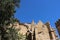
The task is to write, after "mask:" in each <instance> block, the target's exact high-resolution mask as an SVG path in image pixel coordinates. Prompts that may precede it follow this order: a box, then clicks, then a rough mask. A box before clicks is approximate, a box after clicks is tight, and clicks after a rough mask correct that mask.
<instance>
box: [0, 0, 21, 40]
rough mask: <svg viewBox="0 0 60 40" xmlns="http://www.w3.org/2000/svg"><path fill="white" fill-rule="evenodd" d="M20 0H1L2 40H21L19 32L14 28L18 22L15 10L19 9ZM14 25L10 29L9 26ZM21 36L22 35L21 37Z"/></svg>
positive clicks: (0, 30)
mask: <svg viewBox="0 0 60 40" xmlns="http://www.w3.org/2000/svg"><path fill="white" fill-rule="evenodd" d="M19 3H20V0H0V32H1V33H0V36H1V40H18V39H19V40H20V38H19V36H18V30H16V29H14V28H13V23H14V22H15V21H18V20H16V19H15V18H13V17H14V13H15V12H16V10H15V8H16V7H19ZM10 23H12V27H11V28H8V26H7V25H9V24H10ZM20 36H21V35H20Z"/></svg>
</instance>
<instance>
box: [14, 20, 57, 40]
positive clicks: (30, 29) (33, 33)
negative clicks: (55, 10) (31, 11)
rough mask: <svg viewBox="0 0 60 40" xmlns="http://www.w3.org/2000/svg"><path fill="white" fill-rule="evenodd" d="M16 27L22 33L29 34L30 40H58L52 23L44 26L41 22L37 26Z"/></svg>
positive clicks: (29, 24) (33, 23)
mask: <svg viewBox="0 0 60 40" xmlns="http://www.w3.org/2000/svg"><path fill="white" fill-rule="evenodd" d="M14 27H15V28H17V29H20V31H19V32H20V33H21V34H23V35H25V34H27V37H28V40H56V34H55V30H53V29H52V28H51V27H50V23H49V22H48V23H46V24H43V23H42V22H41V21H39V22H38V23H37V24H36V23H35V22H34V21H32V23H24V24H21V23H20V24H19V23H18V22H16V23H14Z"/></svg>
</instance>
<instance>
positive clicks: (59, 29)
mask: <svg viewBox="0 0 60 40" xmlns="http://www.w3.org/2000/svg"><path fill="white" fill-rule="evenodd" d="M55 25H56V28H57V30H58V33H59V35H60V19H58V21H56V23H55Z"/></svg>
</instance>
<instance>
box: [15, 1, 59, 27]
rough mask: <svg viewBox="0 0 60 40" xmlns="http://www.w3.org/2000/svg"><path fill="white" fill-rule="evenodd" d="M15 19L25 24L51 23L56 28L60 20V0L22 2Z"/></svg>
mask: <svg viewBox="0 0 60 40" xmlns="http://www.w3.org/2000/svg"><path fill="white" fill-rule="evenodd" d="M15 17H16V18H18V19H19V20H20V21H21V22H23V23H25V22H27V23H31V21H32V20H34V21H35V22H38V21H39V20H41V21H42V22H43V23H46V22H47V21H50V24H51V26H52V27H54V28H55V22H56V21H57V20H58V19H59V18H60V0H21V3H20V8H18V9H17V12H16V14H15Z"/></svg>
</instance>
